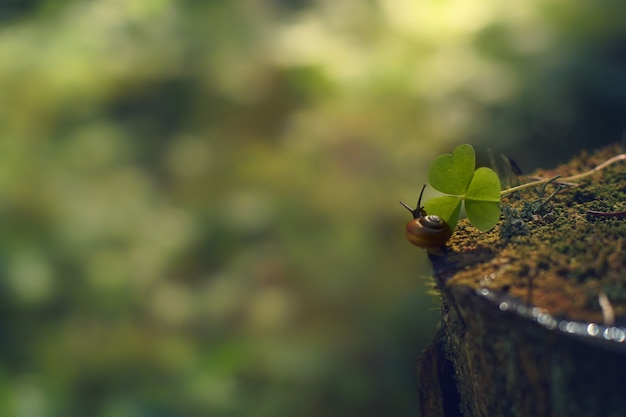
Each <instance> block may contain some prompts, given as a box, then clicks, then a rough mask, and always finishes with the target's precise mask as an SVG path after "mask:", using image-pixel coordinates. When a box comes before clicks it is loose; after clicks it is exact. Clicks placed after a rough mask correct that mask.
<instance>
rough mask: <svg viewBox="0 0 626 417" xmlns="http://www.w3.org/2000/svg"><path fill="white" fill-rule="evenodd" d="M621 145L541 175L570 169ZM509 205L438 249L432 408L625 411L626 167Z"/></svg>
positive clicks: (425, 406) (431, 411) (427, 364)
mask: <svg viewBox="0 0 626 417" xmlns="http://www.w3.org/2000/svg"><path fill="white" fill-rule="evenodd" d="M622 152H624V151H623V149H622V148H620V147H618V146H613V147H610V148H606V149H604V150H602V151H600V152H598V153H596V154H594V155H591V156H589V155H586V154H583V155H581V156H580V157H578V158H575V159H574V160H572V161H571V162H570V163H568V164H565V165H563V166H561V167H559V168H557V169H556V170H553V171H542V172H537V173H536V174H535V175H534V176H539V177H546V178H551V177H555V176H557V175H561V176H563V177H565V176H568V175H572V174H575V173H576V172H582V171H586V170H589V169H590V168H593V167H594V166H597V165H598V164H600V163H602V162H603V161H604V160H606V159H608V158H610V157H612V156H614V155H616V154H619V153H622ZM502 206H503V217H502V218H501V220H500V223H499V225H498V226H496V228H494V229H493V230H492V231H490V232H486V233H481V232H479V231H477V230H476V229H474V228H472V227H471V226H470V225H469V224H467V223H466V222H464V221H462V222H460V223H459V226H458V228H457V231H456V232H455V234H454V236H453V237H452V239H451V240H450V241H449V242H448V244H447V245H446V247H445V248H444V249H443V253H442V254H440V256H435V255H430V260H431V264H432V266H433V270H434V278H435V284H436V286H437V288H438V290H439V292H440V294H441V301H442V309H441V312H442V314H441V323H440V328H439V331H438V332H437V335H436V337H435V339H434V340H433V342H432V343H431V345H430V347H429V348H428V349H427V350H426V351H425V352H424V353H423V355H422V357H421V359H420V363H419V384H420V385H419V394H420V399H421V407H422V415H423V416H424V417H443V416H445V417H452V416H466V417H479V416H480V417H483V416H484V417H493V416H520V417H530V416H533V417H542V416H555V417H556V416H603V417H607V416H623V415H626V328H625V327H624V325H625V324H626V320H625V319H624V317H625V316H626V314H625V313H626V253H625V249H626V218H625V217H626V216H621V215H619V212H621V211H623V210H626V163H623V162H618V163H616V164H613V165H611V166H610V167H607V168H606V169H603V170H602V171H598V172H597V173H594V174H593V175H591V176H589V177H587V178H585V180H584V181H581V182H580V183H578V184H560V183H559V182H558V178H557V179H556V180H555V181H553V182H552V183H551V184H550V185H549V186H548V187H540V189H530V190H526V191H524V192H520V193H517V194H514V195H511V196H510V197H507V198H505V199H503V201H502ZM598 213H605V214H598ZM606 213H612V215H607V214H606ZM615 213H617V214H615Z"/></svg>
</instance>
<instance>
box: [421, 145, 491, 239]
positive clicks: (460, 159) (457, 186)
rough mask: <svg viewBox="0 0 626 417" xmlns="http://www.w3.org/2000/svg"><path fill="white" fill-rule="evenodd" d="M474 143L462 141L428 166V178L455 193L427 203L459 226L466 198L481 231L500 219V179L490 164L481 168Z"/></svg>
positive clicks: (440, 188) (428, 209)
mask: <svg viewBox="0 0 626 417" xmlns="http://www.w3.org/2000/svg"><path fill="white" fill-rule="evenodd" d="M475 166H476V156H475V153H474V148H472V146H471V145H460V146H457V148H456V149H454V151H453V152H452V154H447V155H441V156H439V157H437V158H435V160H434V161H433V162H432V164H431V165H430V168H429V169H428V182H429V183H430V185H431V186H432V187H433V188H434V189H436V190H437V191H441V192H442V193H445V194H451V195H447V196H442V197H435V198H432V199H430V200H428V201H427V202H426V203H425V204H424V210H425V211H426V213H428V214H436V215H438V216H439V217H441V218H442V219H444V220H445V221H446V222H447V223H448V224H449V225H450V228H452V230H454V229H455V228H456V224H457V222H458V219H459V213H460V211H461V205H462V203H463V201H465V212H466V213H467V218H468V219H469V222H470V223H471V224H472V226H474V227H476V228H477V229H479V230H481V231H487V230H489V229H491V228H493V227H494V226H495V225H496V223H498V220H499V219H500V189H501V186H500V179H499V178H498V175H497V174H496V173H495V172H494V171H493V170H492V169H490V168H484V167H483V168H478V169H477V170H476V171H474V168H475Z"/></svg>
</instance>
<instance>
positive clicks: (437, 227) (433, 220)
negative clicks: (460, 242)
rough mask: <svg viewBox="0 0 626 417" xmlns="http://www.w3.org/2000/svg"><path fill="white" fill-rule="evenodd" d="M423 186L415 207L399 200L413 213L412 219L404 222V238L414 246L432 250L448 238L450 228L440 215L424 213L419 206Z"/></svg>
mask: <svg viewBox="0 0 626 417" xmlns="http://www.w3.org/2000/svg"><path fill="white" fill-rule="evenodd" d="M424 188H426V185H424V187H422V192H421V193H420V196H419V199H418V200H417V207H416V208H415V209H412V208H411V207H409V206H407V205H406V204H404V203H403V202H400V204H402V205H403V206H404V207H405V208H406V209H407V210H409V211H410V212H411V214H412V215H413V220H411V221H410V222H408V223H407V224H406V238H407V239H408V240H409V242H411V243H412V244H414V245H415V246H419V247H420V248H424V249H429V250H432V249H437V248H439V247H441V246H442V245H443V244H444V243H446V242H447V241H448V239H450V237H451V236H452V229H450V226H449V225H448V223H446V222H445V221H444V220H443V219H442V218H441V217H439V216H437V215H435V214H430V215H429V214H426V211H424V208H423V207H422V206H421V203H422V194H424Z"/></svg>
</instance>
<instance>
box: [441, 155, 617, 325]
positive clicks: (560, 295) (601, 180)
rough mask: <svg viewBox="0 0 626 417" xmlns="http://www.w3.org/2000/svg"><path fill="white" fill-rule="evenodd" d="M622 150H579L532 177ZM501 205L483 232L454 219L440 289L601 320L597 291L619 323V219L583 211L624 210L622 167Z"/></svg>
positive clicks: (571, 169)
mask: <svg viewBox="0 0 626 417" xmlns="http://www.w3.org/2000/svg"><path fill="white" fill-rule="evenodd" d="M623 152H624V148H622V147H620V146H617V145H615V146H611V147H608V148H605V149H603V150H601V151H599V152H597V153H595V154H593V155H588V154H587V153H583V154H581V155H580V156H578V157H576V158H574V159H573V160H572V161H570V162H569V163H567V164H565V165H562V166H560V167H558V168H557V169H555V170H549V171H548V170H541V171H538V172H536V173H534V174H533V175H532V177H544V178H550V177H554V176H556V175H561V176H562V177H566V176H569V175H574V174H576V173H580V172H583V171H586V170H589V169H591V168H593V167H594V166H597V165H599V164H600V163H602V162H604V161H605V160H607V159H608V158H610V157H612V156H615V155H617V154H620V153H623ZM524 181H526V180H523V181H522V182H524ZM528 181H530V179H528ZM557 181H558V180H557ZM559 188H560V190H559V191H558V192H557V193H556V194H554V192H555V191H556V190H558V189H559ZM502 206H503V212H502V217H501V219H500V222H499V223H498V225H497V226H496V227H495V228H494V229H492V230H491V231H489V232H480V231H478V230H477V229H475V228H473V227H472V226H470V225H469V223H468V222H467V220H462V221H461V222H459V225H458V227H457V230H456V232H455V233H454V235H453V236H452V239H450V241H449V242H448V243H447V246H446V248H445V250H444V256H445V265H446V266H445V272H444V274H445V276H446V283H447V285H466V286H470V287H473V288H480V287H487V288H490V289H492V290H498V291H503V292H506V293H509V294H510V295H513V296H516V297H519V298H520V299H522V300H524V301H525V302H527V303H529V304H532V305H535V306H537V307H540V308H542V309H544V310H546V311H547V312H548V313H550V314H553V315H556V316H561V317H566V318H569V319H573V320H582V321H593V322H602V310H601V308H600V305H599V302H598V296H599V294H600V293H602V292H604V293H605V294H606V295H607V297H608V299H609V301H610V302H611V305H612V307H613V309H614V311H615V315H616V316H617V319H618V320H617V324H620V325H624V324H626V320H625V319H626V254H625V253H624V251H625V249H626V218H625V217H617V218H606V217H598V216H594V215H590V214H588V213H587V211H588V210H596V211H604V212H608V211H610V212H614V211H621V210H626V162H617V163H615V164H613V165H611V166H609V167H608V168H606V169H604V170H602V171H599V172H597V173H595V174H593V175H591V176H589V177H586V178H585V179H584V180H581V181H580V182H578V183H577V184H575V185H574V184H573V185H566V186H563V185H559V184H558V183H556V182H555V183H551V184H549V185H547V186H546V187H536V188H534V189H526V190H522V191H520V192H518V193H515V194H512V195H508V196H506V197H504V198H503V200H502ZM439 272H441V271H439ZM620 317H621V320H620Z"/></svg>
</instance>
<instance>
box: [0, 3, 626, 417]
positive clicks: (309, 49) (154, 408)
mask: <svg viewBox="0 0 626 417" xmlns="http://www.w3.org/2000/svg"><path fill="white" fill-rule="evenodd" d="M624 11H626V3H625V2H624V1H597V0H593V1H592V0H581V1H577V2H564V1H560V0H530V1H523V2H515V3H511V2H500V1H496V0H489V1H488V0H482V1H473V2H465V1H461V0H425V1H419V0H369V1H362V0H361V1H357V0H341V1H330V0H318V1H316V0H293V1H288V0H241V1H231V2H229V1H218V0H179V1H173V0H133V1H127V0H92V1H80V0H74V1H71V0H67V1H59V0H55V1H52V0H49V1H45V0H30V1H26V0H0V248H1V250H0V286H1V292H0V318H1V320H0V338H1V339H0V359H1V361H0V415H2V416H16V417H20V416H24V417H39V416H42V417H43V416H63V417H70V416H77V417H78V416H95V417H100V416H101V417H127V416H156V417H160V416H250V417H256V416H258V417H265V416H268V417H269V416H311V417H312V416H381V415H384V416H417V415H418V414H419V412H418V403H417V395H416V372H415V365H416V358H417V355H418V354H419V352H420V351H421V350H422V349H423V348H424V347H425V346H426V344H427V343H428V341H429V340H430V338H431V337H432V334H433V332H434V329H435V325H436V321H437V314H438V313H437V303H436V299H435V298H434V297H433V296H431V295H429V294H428V291H429V278H428V276H429V274H430V270H429V267H428V264H427V259H426V256H425V254H424V253H423V252H422V251H421V250H419V249H417V248H415V247H412V246H410V245H409V244H408V242H407V241H406V240H405V238H404V230H403V229H404V224H405V222H406V221H408V220H409V215H408V213H407V212H406V211H405V210H404V209H403V208H402V207H401V206H400V205H399V204H398V200H400V199H402V200H405V201H407V202H408V203H409V204H411V205H413V204H415V201H416V199H417V193H418V191H419V187H420V186H421V185H422V184H423V183H424V182H425V180H426V170H427V168H428V164H429V162H430V161H431V160H432V159H433V158H434V157H435V156H436V155H438V154H440V153H447V152H450V151H451V150H452V149H453V148H454V146H456V145H457V144H459V143H471V144H472V145H474V147H475V148H476V149H477V152H478V156H479V162H481V163H482V164H487V163H488V159H487V149H492V150H493V151H494V153H495V154H498V153H506V154H508V155H510V156H511V157H513V158H514V159H515V160H516V161H517V162H518V164H519V165H521V166H522V168H523V169H524V170H526V171H529V170H531V169H533V168H535V167H537V166H544V167H549V166H553V165H556V164H557V163H559V162H563V161H566V160H567V159H569V158H570V157H571V156H572V155H573V154H576V153H578V152H579V151H580V150H581V149H583V148H586V149H592V148H596V147H599V146H602V145H604V144H607V143H610V142H614V141H617V140H620V137H621V132H622V129H623V128H624V127H626V124H625V123H624V114H625V110H626V75H625V74H626V72H625V71H626V25H625V24H624V18H623V16H624V15H625V14H624ZM427 194H428V195H433V194H432V193H429V192H427Z"/></svg>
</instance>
